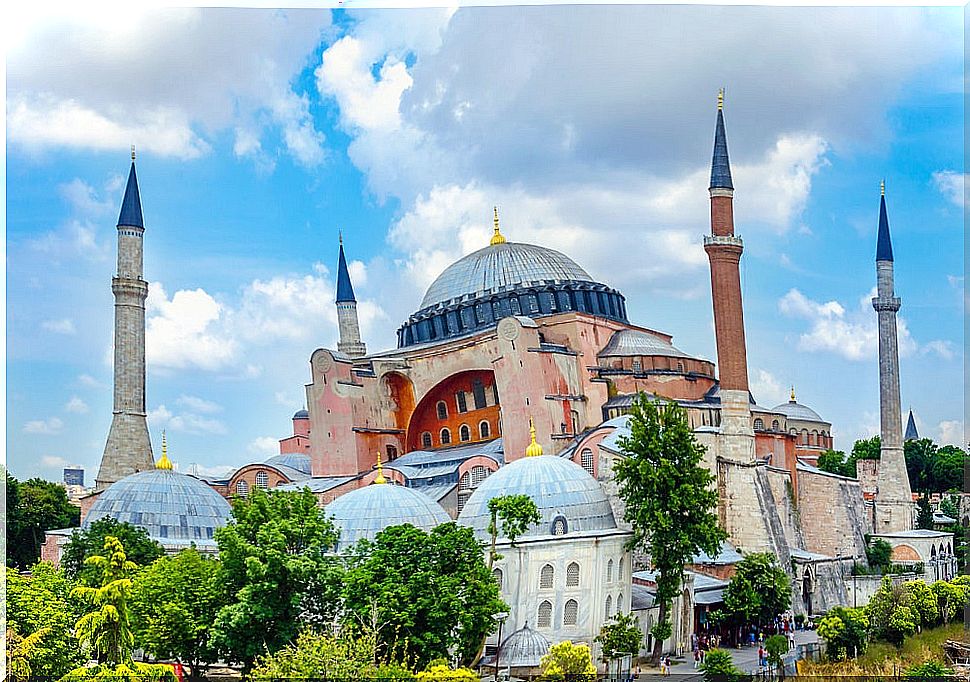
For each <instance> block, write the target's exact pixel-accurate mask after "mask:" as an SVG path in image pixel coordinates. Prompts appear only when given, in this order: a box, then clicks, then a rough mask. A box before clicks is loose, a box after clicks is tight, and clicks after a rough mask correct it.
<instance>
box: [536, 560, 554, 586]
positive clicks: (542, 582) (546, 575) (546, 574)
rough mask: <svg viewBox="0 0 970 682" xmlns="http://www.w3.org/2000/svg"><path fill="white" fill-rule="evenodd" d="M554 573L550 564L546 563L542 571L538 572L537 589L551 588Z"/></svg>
mask: <svg viewBox="0 0 970 682" xmlns="http://www.w3.org/2000/svg"><path fill="white" fill-rule="evenodd" d="M555 575H556V571H555V569H553V567H552V564H546V565H545V566H543V567H542V571H540V573H539V589H540V590H551V589H552V583H553V580H554V578H555Z"/></svg>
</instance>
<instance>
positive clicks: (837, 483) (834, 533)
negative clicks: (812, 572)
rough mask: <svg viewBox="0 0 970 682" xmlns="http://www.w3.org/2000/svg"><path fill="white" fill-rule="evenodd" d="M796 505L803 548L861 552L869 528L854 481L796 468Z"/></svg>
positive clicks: (849, 553)
mask: <svg viewBox="0 0 970 682" xmlns="http://www.w3.org/2000/svg"><path fill="white" fill-rule="evenodd" d="M798 509H799V515H800V517H801V528H802V534H803V536H804V538H805V549H807V550H809V551H811V552H818V553H820V554H827V555H828V556H831V557H834V556H839V555H841V556H846V557H847V556H855V557H864V556H865V553H866V549H865V548H866V543H865V537H864V536H865V535H866V533H871V532H872V528H871V526H870V522H869V515H868V513H867V512H866V509H865V500H864V499H863V497H862V490H861V489H860V487H859V482H858V481H856V480H855V479H852V478H846V477H844V476H837V475H836V474H829V473H825V472H818V471H812V470H808V469H804V468H803V469H800V470H799V472H798Z"/></svg>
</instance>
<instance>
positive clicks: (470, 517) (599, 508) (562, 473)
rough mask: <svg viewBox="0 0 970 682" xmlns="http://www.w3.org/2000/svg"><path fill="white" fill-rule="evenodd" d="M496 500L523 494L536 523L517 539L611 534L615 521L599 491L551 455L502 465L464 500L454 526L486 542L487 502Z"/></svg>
mask: <svg viewBox="0 0 970 682" xmlns="http://www.w3.org/2000/svg"><path fill="white" fill-rule="evenodd" d="M500 495H528V496H529V497H531V498H532V501H533V502H535V504H536V507H538V509H539V517H540V521H539V523H538V524H537V525H533V526H531V527H530V528H529V530H527V531H526V532H525V533H523V535H522V537H541V536H547V535H562V534H571V533H578V532H585V531H598V530H612V529H614V528H616V527H617V526H616V519H615V518H614V517H613V509H612V507H610V501H609V499H607V497H606V493H605V492H603V488H602V486H600V484H599V483H598V482H597V481H596V479H594V478H593V477H592V476H590V475H589V474H588V473H587V472H586V470H585V469H583V467H581V466H579V465H578V464H576V463H575V462H573V461H571V460H568V459H565V458H563V457H557V456H555V455H540V456H538V457H523V458H522V459H517V460H515V461H514V462H511V463H510V464H506V465H505V466H503V467H502V468H501V469H499V470H498V471H496V472H495V473H494V474H492V475H491V476H489V477H488V478H486V479H485V480H484V481H482V482H481V484H479V486H478V488H477V489H476V490H475V492H474V493H472V496H471V497H469V498H468V501H467V502H466V503H465V506H464V507H463V508H462V510H461V513H460V514H459V515H458V523H460V524H462V525H464V526H468V527H470V528H472V529H473V530H474V531H475V534H476V535H477V536H478V537H479V538H480V539H481V540H488V539H489V537H490V536H489V534H488V525H489V522H490V520H491V514H490V513H489V511H488V501H489V500H491V499H492V498H493V497H498V496H500Z"/></svg>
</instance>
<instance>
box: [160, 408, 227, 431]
mask: <svg viewBox="0 0 970 682" xmlns="http://www.w3.org/2000/svg"><path fill="white" fill-rule="evenodd" d="M148 421H149V422H150V423H151V424H152V427H153V428H167V429H171V430H172V431H180V432H183V433H190V434H195V435H202V434H212V435H217V436H221V435H225V434H227V433H229V429H228V428H226V425H225V424H223V423H222V422H221V421H219V420H218V419H212V418H210V417H203V416H201V415H198V414H194V413H192V412H184V411H183V412H179V413H178V414H175V413H173V412H172V411H170V410H169V409H168V408H167V407H166V406H165V405H159V406H158V407H156V408H155V409H153V410H149V412H148Z"/></svg>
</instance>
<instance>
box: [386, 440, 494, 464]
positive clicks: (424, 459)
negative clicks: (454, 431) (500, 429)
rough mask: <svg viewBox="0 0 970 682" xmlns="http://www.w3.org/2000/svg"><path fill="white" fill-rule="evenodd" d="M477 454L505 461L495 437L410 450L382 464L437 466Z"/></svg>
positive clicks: (459, 461)
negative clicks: (486, 439) (429, 448)
mask: <svg viewBox="0 0 970 682" xmlns="http://www.w3.org/2000/svg"><path fill="white" fill-rule="evenodd" d="M479 455H481V456H483V457H488V458H490V459H493V460H495V462H496V463H498V464H502V463H503V462H504V461H505V458H504V456H503V453H502V439H501V438H495V439H493V440H490V441H486V442H484V443H482V442H478V443H467V444H462V445H456V446H455V447H451V448H439V449H437V450H412V451H411V452H409V453H407V454H406V455H401V456H400V457H398V458H397V459H394V460H391V461H390V462H387V463H386V464H385V465H384V466H386V467H388V468H389V469H400V468H402V467H426V466H438V465H440V464H444V463H446V462H455V463H461V462H464V461H465V460H467V459H471V458H472V457H477V456H479Z"/></svg>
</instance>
